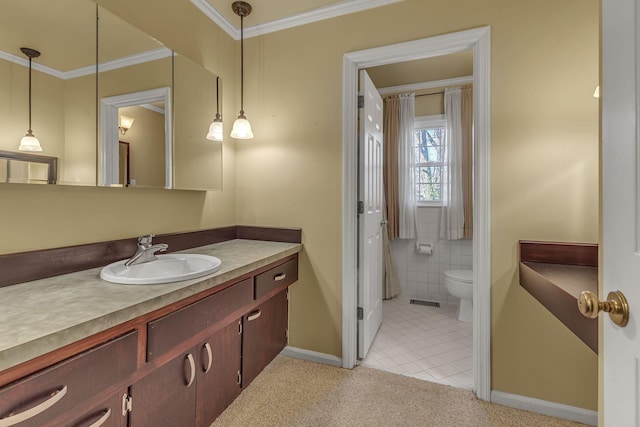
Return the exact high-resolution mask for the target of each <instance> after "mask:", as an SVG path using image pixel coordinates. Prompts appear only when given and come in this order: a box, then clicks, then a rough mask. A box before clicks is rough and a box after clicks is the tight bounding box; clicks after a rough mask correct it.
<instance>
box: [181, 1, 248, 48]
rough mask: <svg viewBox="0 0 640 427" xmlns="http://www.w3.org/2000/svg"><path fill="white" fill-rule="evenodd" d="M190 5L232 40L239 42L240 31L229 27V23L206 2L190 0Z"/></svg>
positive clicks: (231, 26)
mask: <svg viewBox="0 0 640 427" xmlns="http://www.w3.org/2000/svg"><path fill="white" fill-rule="evenodd" d="M191 3H193V5H194V6H195V7H197V8H198V9H199V10H200V12H202V13H204V14H205V15H206V16H207V17H208V18H209V19H211V20H212V21H213V22H215V23H216V25H218V27H220V28H222V29H223V30H224V32H226V33H227V34H229V35H230V36H231V37H232V38H233V39H235V40H240V30H237V29H236V27H234V26H233V25H231V24H230V23H229V21H227V20H226V19H224V16H222V15H221V14H220V13H219V12H218V11H217V10H216V8H214V7H213V6H211V4H209V2H208V1H207V0H191Z"/></svg>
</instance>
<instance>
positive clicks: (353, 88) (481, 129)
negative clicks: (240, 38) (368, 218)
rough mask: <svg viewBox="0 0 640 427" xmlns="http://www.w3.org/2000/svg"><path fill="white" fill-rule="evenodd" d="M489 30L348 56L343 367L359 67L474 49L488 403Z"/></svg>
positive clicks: (351, 299)
mask: <svg viewBox="0 0 640 427" xmlns="http://www.w3.org/2000/svg"><path fill="white" fill-rule="evenodd" d="M489 39H490V29H489V27H481V28H476V29H473V30H467V31H461V32H458V33H452V34H445V35H441V36H435V37H429V38H426V39H421V40H414V41H410V42H406V43H399V44H396V45H390V46H383V47H377V48H373V49H367V50H361V51H358V52H351V53H347V54H345V55H344V57H343V67H342V78H343V88H342V90H343V97H342V114H343V120H342V123H343V128H342V159H343V160H342V188H343V192H342V366H343V367H345V368H353V367H354V366H355V364H356V339H357V335H356V301H357V298H356V296H357V295H356V289H357V287H356V283H357V281H356V274H357V272H356V248H357V246H356V245H357V228H356V220H357V210H356V200H357V192H356V188H357V164H358V163H357V156H356V146H357V144H356V141H357V139H356V131H357V128H356V123H357V104H356V100H357V95H358V87H357V71H358V69H360V68H366V67H372V66H377V65H386V64H391V63H395V62H405V61H411V60H415V59H423V58H431V57H434V56H440V55H447V54H451V53H458V52H462V51H465V50H469V49H473V51H474V55H473V60H474V81H473V82H474V86H475V88H474V123H475V143H476V146H475V150H476V151H475V152H476V157H475V164H474V166H475V169H474V182H475V184H474V185H475V187H474V193H475V194H474V196H475V200H476V203H475V204H474V233H475V235H474V239H473V245H474V251H473V264H474V273H473V274H474V283H475V284H476V286H475V287H474V296H473V297H474V307H475V310H474V318H473V344H474V345H473V367H474V389H475V394H476V396H477V397H478V398H479V399H482V400H489V399H490V398H491V396H490V390H491V382H490V381H491V364H490V361H491V357H490V356H491V348H490V346H489V344H490V337H491V306H490V299H489V297H490V289H491V241H490V237H491V236H490V224H491V221H490V220H491V218H490V210H489V203H490V195H489V190H490V175H489V167H490V165H489V150H490V124H491V123H490V110H489V108H490V105H489V95H490V87H489V80H490V79H489V77H490V75H489V73H490V69H489V63H490V51H489V47H490V40H489Z"/></svg>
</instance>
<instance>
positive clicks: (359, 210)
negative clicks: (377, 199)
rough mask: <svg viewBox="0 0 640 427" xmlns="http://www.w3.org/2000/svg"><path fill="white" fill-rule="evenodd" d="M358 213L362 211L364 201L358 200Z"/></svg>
mask: <svg viewBox="0 0 640 427" xmlns="http://www.w3.org/2000/svg"><path fill="white" fill-rule="evenodd" d="M358 213H359V214H363V213H364V202H363V201H361V200H358Z"/></svg>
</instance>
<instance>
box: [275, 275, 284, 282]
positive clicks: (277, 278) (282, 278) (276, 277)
mask: <svg viewBox="0 0 640 427" xmlns="http://www.w3.org/2000/svg"><path fill="white" fill-rule="evenodd" d="M285 277H287V273H280V274H276V275H275V276H273V280H275V281H276V282H279V281H280V280H284V278H285Z"/></svg>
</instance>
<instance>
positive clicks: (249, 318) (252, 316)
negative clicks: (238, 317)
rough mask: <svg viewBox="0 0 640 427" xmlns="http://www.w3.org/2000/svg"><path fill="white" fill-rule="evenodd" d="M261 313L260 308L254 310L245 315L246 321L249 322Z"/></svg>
mask: <svg viewBox="0 0 640 427" xmlns="http://www.w3.org/2000/svg"><path fill="white" fill-rule="evenodd" d="M261 315H262V312H261V311H260V310H256V311H254V312H252V313H250V314H249V315H248V316H247V321H248V322H251V321H252V320H256V319H257V318H258V317H260V316H261Z"/></svg>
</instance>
